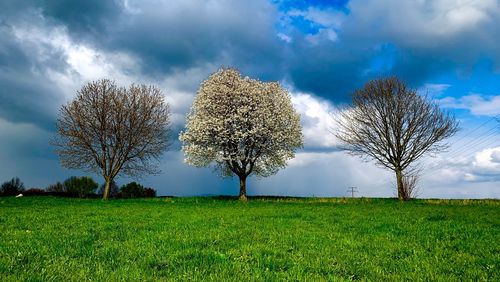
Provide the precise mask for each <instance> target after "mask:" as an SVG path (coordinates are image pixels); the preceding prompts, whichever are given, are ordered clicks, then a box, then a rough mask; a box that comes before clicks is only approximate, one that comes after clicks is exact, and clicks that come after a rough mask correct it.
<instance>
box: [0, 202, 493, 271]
mask: <svg viewBox="0 0 500 282" xmlns="http://www.w3.org/2000/svg"><path fill="white" fill-rule="evenodd" d="M0 280H1V281H17V280H24V281H70V280H71V281H85V280H92V281H96V280H97V281H102V280H110V281H116V280H127V281H130V280H132V281H144V280H146V281H148V280H214V281H228V280H229V281H272V280H278V281H279V280H298V281H322V280H475V281H477V280H490V281H495V280H496V281H499V280H500V201H495V200H489V201H474V200H466V201H459V200H456V201H439V200H417V201H412V202H406V203H400V202H398V201H396V200H394V199H252V200H251V201H249V202H247V203H242V202H238V201H234V200H228V199H216V198H156V199H138V200H111V201H108V202H103V201H101V200H90V199H84V200H79V199H64V198H53V197H24V198H0Z"/></svg>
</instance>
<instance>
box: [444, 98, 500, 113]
mask: <svg viewBox="0 0 500 282" xmlns="http://www.w3.org/2000/svg"><path fill="white" fill-rule="evenodd" d="M439 102H440V103H441V105H442V106H443V107H446V108H452V109H466V110H469V111H470V112H471V113H472V114H473V115H477V116H497V115H499V114H500V95H497V96H485V95H479V94H471V95H466V96H462V97H460V98H454V97H445V98H443V99H440V100H439Z"/></svg>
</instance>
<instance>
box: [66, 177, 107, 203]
mask: <svg viewBox="0 0 500 282" xmlns="http://www.w3.org/2000/svg"><path fill="white" fill-rule="evenodd" d="M63 185H64V191H65V192H66V193H68V194H74V195H78V197H80V198H83V197H85V196H86V195H88V194H92V193H94V192H95V190H96V189H97V187H98V186H99V184H97V182H95V181H94V179H92V177H88V176H81V177H77V176H72V177H70V178H68V179H66V180H65V181H64V184H63Z"/></svg>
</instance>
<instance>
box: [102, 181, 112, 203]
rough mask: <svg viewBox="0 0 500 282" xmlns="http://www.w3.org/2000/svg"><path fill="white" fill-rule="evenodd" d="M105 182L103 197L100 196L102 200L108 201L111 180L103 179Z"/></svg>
mask: <svg viewBox="0 0 500 282" xmlns="http://www.w3.org/2000/svg"><path fill="white" fill-rule="evenodd" d="M104 180H105V181H106V182H105V184H104V195H102V199H103V200H107V199H109V188H110V184H111V179H108V178H105V179H104Z"/></svg>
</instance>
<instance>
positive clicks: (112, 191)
mask: <svg viewBox="0 0 500 282" xmlns="http://www.w3.org/2000/svg"><path fill="white" fill-rule="evenodd" d="M105 190H106V183H104V184H102V185H101V187H100V188H99V191H98V192H97V194H99V195H104V191H105ZM118 193H120V187H118V185H117V184H116V182H115V180H111V183H109V194H108V197H111V198H116V197H118Z"/></svg>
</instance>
